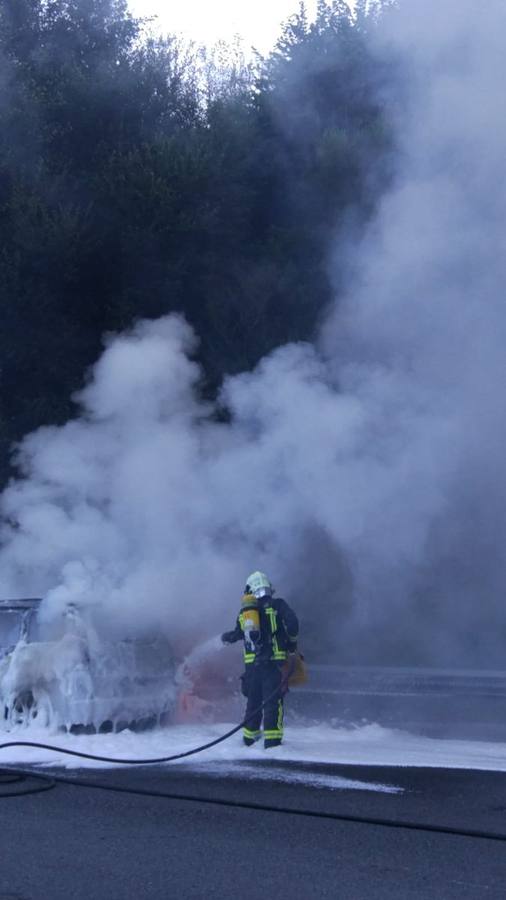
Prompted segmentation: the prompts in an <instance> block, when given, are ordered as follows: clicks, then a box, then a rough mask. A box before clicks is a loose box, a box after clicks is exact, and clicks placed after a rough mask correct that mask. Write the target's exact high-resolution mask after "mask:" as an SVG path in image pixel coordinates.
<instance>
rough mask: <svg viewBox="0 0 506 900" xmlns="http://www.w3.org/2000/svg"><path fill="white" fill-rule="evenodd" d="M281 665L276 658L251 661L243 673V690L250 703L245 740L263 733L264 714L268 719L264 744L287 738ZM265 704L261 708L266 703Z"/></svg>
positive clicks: (276, 742)
mask: <svg viewBox="0 0 506 900" xmlns="http://www.w3.org/2000/svg"><path fill="white" fill-rule="evenodd" d="M281 681H282V676H281V666H280V665H279V664H278V663H276V662H272V661H269V662H260V663H251V664H249V665H247V666H246V671H245V673H244V675H243V676H242V685H243V687H242V690H243V694H244V695H245V696H246V697H247V698H248V702H247V704H246V715H245V717H244V718H245V720H247V721H246V726H245V728H244V730H243V735H244V741H245V743H247V744H249V743H253V742H254V741H257V740H258V739H259V737H260V736H261V730H260V728H261V725H262V717H263V723H264V744H265V746H266V747H274V746H276V744H280V743H281V740H282V738H283V695H282V691H281ZM265 701H267V702H266V703H265V706H264V708H263V710H262V709H260V711H259V707H261V706H262V703H264V702H265Z"/></svg>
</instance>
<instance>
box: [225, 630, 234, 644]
mask: <svg viewBox="0 0 506 900" xmlns="http://www.w3.org/2000/svg"><path fill="white" fill-rule="evenodd" d="M221 642H222V644H235V642H236V636H235V631H225V632H224V634H222V636H221Z"/></svg>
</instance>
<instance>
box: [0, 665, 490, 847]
mask: <svg viewBox="0 0 506 900" xmlns="http://www.w3.org/2000/svg"><path fill="white" fill-rule="evenodd" d="M289 677H290V672H287V673H286V675H285V676H284V678H283V680H282V682H281V686H280V688H277V689H276V691H273V693H272V694H271V695H269V696H268V697H267V698H266V699H265V700H264V701H263V703H262V704H261V705H260V706H259V707H258V708H257V709H256V710H254V712H252V713H251V715H250V716H247V717H246V718H244V719H243V720H242V721H241V722H240V723H239V725H236V726H234V728H231V729H230V730H229V731H227V732H226V733H225V734H222V735H221V736H220V737H217V738H215V739H214V740H212V741H208V742H207V743H205V744H201V745H200V746H198V747H193V748H192V749H190V750H185V751H184V752H182V753H174V754H171V755H170V756H161V757H150V758H148V759H121V758H116V757H112V756H100V755H98V754H93V753H84V752H83V751H78V750H69V749H68V748H66V747H60V746H58V745H54V744H45V743H43V742H40V741H8V742H6V743H4V744H0V750H7V749H8V748H10V747H34V748H37V749H41V750H50V751H52V752H55V753H63V754H66V755H67V756H74V757H78V758H80V759H89V760H94V761H96V762H106V763H114V764H123V765H128V766H134V765H136V766H143V765H156V764H162V763H168V762H174V761H175V760H178V759H185V758H187V757H189V756H194V755H195V754H197V753H202V752H203V751H204V750H209V749H210V748H211V747H216V746H217V745H218V744H221V743H223V741H226V740H228V739H229V738H230V737H232V736H233V735H234V734H237V732H238V731H240V729H241V728H243V727H244V726H245V725H247V723H248V722H249V721H250V719H252V718H253V717H254V716H256V715H258V713H260V712H262V711H263V709H264V708H265V706H266V705H267V703H269V701H270V700H272V699H273V698H274V697H275V696H276V695H277V694H278V693H279V691H280V690H282V689H283V687H284V686H286V683H287V681H288V679H289ZM28 779H34V780H35V781H37V782H39V783H38V784H36V785H35V786H33V787H29V786H28V787H24V789H23V790H21V791H19V790H16V791H6V792H1V793H0V798H7V797H23V796H26V795H28V794H37V793H41V792H43V791H48V790H51V789H52V788H55V787H56V786H57V784H66V785H69V786H73V787H84V788H94V789H96V790H105V791H111V792H115V793H123V794H134V795H138V796H142V797H157V798H163V799H166V800H175V801H184V802H191V803H201V804H203V803H205V804H211V805H215V806H225V807H229V808H234V809H249V810H255V811H257V812H272V813H278V814H283V815H291V816H303V817H306V818H314V819H327V820H332V821H336V822H350V823H356V824H362V825H369V826H376V827H383V828H397V829H399V828H400V829H403V830H409V831H420V832H429V833H434V834H447V835H453V836H457V837H467V838H473V839H480V840H490V841H501V842H506V834H502V833H500V832H494V831H481V830H473V829H462V828H452V827H450V826H444V825H434V824H432V823H423V822H410V821H402V820H398V819H388V818H377V817H374V818H373V817H370V816H357V815H346V814H344V813H339V812H324V811H321V810H312V809H306V808H298V809H294V808H290V807H284V806H277V805H274V804H264V803H255V802H254V801H240V800H227V799H224V798H220V797H205V796H194V795H189V794H177V793H166V792H163V791H153V790H147V789H143V788H136V787H122V786H119V785H112V784H107V783H103V782H91V781H86V780H84V779H76V778H66V777H64V776H61V775H53V774H49V773H47V772H40V771H33V769H30V770H25V769H19V768H18V767H14V766H4V767H3V768H2V769H0V785H2V784H5V785H9V784H13V785H17V784H20V783H21V784H23V785H24V782H25V781H27V780H28Z"/></svg>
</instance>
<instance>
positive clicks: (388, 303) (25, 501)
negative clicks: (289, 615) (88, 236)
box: [0, 0, 506, 665]
mask: <svg viewBox="0 0 506 900" xmlns="http://www.w3.org/2000/svg"><path fill="white" fill-rule="evenodd" d="M505 33H506V9H505V8H504V5H503V3H502V2H501V0H491V2H489V4H487V10H486V14H484V13H479V12H477V9H476V4H475V3H474V2H471V0H467V2H466V0H458V2H457V0H455V2H453V0H452V2H450V0H447V2H446V3H444V4H441V3H440V2H439V0H405V2H404V3H403V4H401V8H400V10H398V11H392V12H391V13H390V14H389V15H388V16H386V17H385V19H384V21H383V23H382V26H381V28H380V29H379V31H378V33H377V34H376V35H375V38H374V39H375V41H376V52H377V53H379V54H385V55H390V54H395V55H396V56H397V57H399V58H400V59H401V60H402V61H403V65H402V67H401V68H402V71H403V72H404V73H405V78H406V85H405V87H404V91H403V94H404V96H405V98H406V103H404V104H403V105H402V110H401V109H400V110H399V113H398V122H397V126H398V143H399V148H400V153H399V160H400V161H399V171H398V173H397V177H396V180H395V185H394V187H393V188H392V189H391V190H390V192H389V193H388V195H387V196H386V197H385V198H384V200H383V202H382V203H381V206H380V209H379V211H378V214H377V216H376V217H375V220H374V222H373V223H372V225H371V227H370V229H369V230H368V232H367V235H366V236H365V238H364V239H363V240H362V242H361V243H360V245H359V246H358V247H357V248H355V250H354V252H353V255H352V259H351V260H350V279H349V289H348V294H347V296H346V298H345V300H344V301H342V302H340V303H339V304H338V305H336V308H335V309H334V310H333V311H332V313H331V315H330V316H329V319H328V321H327V322H326V323H325V326H324V328H323V330H322V333H321V335H320V338H319V340H318V342H317V343H316V344H315V345H314V346H313V345H309V344H308V345H305V344H297V345H289V346H285V347H280V348H279V349H278V350H276V351H275V352H274V353H272V354H271V355H270V356H269V357H268V358H266V359H264V360H263V361H262V362H261V363H260V365H259V366H258V367H257V369H256V370H255V371H254V372H252V373H247V374H243V375H239V376H235V377H233V378H230V379H228V380H227V381H226V382H225V384H224V386H223V390H222V395H221V397H220V402H221V403H223V404H225V405H226V406H227V408H228V410H229V411H230V421H228V422H226V423H223V422H222V421H220V420H219V418H218V417H216V416H215V415H214V409H213V407H212V406H210V405H208V404H204V403H202V402H201V401H200V400H199V392H198V385H199V379H200V372H199V369H198V366H197V365H196V364H195V363H194V362H193V361H192V359H191V357H192V353H193V352H194V350H195V348H196V341H197V338H196V336H195V335H194V334H193V333H192V332H191V329H190V328H189V327H188V326H187V325H186V323H185V322H184V321H183V320H182V319H181V318H178V317H175V316H170V317H167V318H164V319H161V320H159V321H156V322H141V323H139V324H138V325H137V326H136V327H135V328H134V329H133V330H132V331H131V332H129V333H127V334H123V335H118V336H114V337H111V338H110V339H109V341H108V344H107V346H106V349H105V351H104V353H103V355H102V357H101V359H100V360H99V361H98V362H97V364H96V366H95V368H94V370H93V373H92V374H91V377H90V380H89V382H88V385H87V387H86V388H85V389H84V390H83V391H82V393H81V394H80V396H79V398H78V401H79V403H80V407H81V414H80V416H79V417H78V418H76V419H75V420H73V421H71V422H69V423H68V424H67V425H65V426H64V427H61V428H43V429H40V430H39V431H37V432H35V433H34V434H31V435H29V436H28V437H27V438H25V440H24V441H23V443H22V445H21V447H20V448H19V451H18V455H19V465H20V478H19V479H17V480H16V481H14V482H12V483H11V485H10V486H9V487H8V488H7V489H6V491H5V492H4V494H3V496H2V499H1V512H2V516H3V527H2V533H1V538H2V546H3V549H2V552H1V558H0V565H1V574H2V593H3V594H4V595H5V596H7V595H12V596H15V595H18V596H19V595H20V594H28V593H30V594H35V595H40V594H41V593H42V594H43V595H44V597H45V603H44V612H45V617H46V620H47V621H48V622H51V621H52V620H56V618H57V617H58V615H59V613H60V612H61V610H62V609H63V608H64V606H65V604H66V603H67V602H69V601H73V602H77V603H79V604H80V605H84V606H86V607H88V608H89V609H90V611H91V613H92V615H93V616H94V617H95V619H96V620H97V621H99V622H100V624H101V626H102V627H103V628H107V629H108V630H112V631H113V632H114V631H116V632H118V633H123V634H124V633H130V632H132V633H139V632H148V631H150V630H151V631H152V630H153V629H161V630H163V631H164V632H165V633H167V634H168V635H170V636H172V637H173V639H174V640H175V642H176V643H177V644H178V645H179V646H181V647H182V648H183V649H187V648H188V647H189V646H190V645H191V644H192V643H193V642H194V641H195V640H197V639H199V638H202V637H206V636H209V635H211V634H213V633H216V631H221V630H224V629H225V628H227V627H231V625H232V622H233V618H234V616H235V614H236V610H237V605H238V599H239V595H240V592H241V590H242V587H243V585H244V582H245V578H246V576H247V574H248V573H249V572H250V571H251V570H253V569H256V568H261V569H264V570H266V571H267V572H268V573H269V574H270V576H271V578H272V579H273V581H274V583H275V584H276V586H277V588H278V592H279V593H280V594H282V595H283V596H286V597H287V599H288V600H290V601H291V602H293V604H294V606H295V607H296V608H297V609H298V610H299V611H300V612H301V613H302V618H303V632H304V634H305V635H306V642H307V644H308V645H309V646H310V648H311V649H312V651H313V653H314V654H315V655H316V654H320V656H321V657H322V658H323V657H325V656H326V657H328V656H329V655H330V654H332V655H333V658H334V659H336V660H337V661H339V660H343V661H349V660H354V661H363V662H370V661H372V660H374V661H380V662H399V661H404V662H433V663H438V664H443V665H444V664H447V665H453V664H460V665H462V664H490V665H491V664H497V663H499V662H500V661H501V660H502V655H503V651H504V640H505V638H506V610H505V606H506V604H505V602H504V598H505V593H506V592H505V588H506V555H505V553H504V546H505V544H506V479H505V477H504V476H505V468H506V466H505V456H504V446H505V440H506V408H505V407H506V401H505V399H504V389H503V385H504V380H505V375H504V373H505V365H504V358H505V352H504V347H505V340H506V307H505V303H504V285H505V283H506V252H505V251H506V247H505V239H504V221H505V216H506V182H505V179H504V177H503V175H504V160H505V159H506V120H505V119H504V116H503V114H502V107H503V99H502V85H503V84H504V81H505V79H506V57H505V55H504V35H505Z"/></svg>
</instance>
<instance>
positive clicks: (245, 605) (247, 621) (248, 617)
mask: <svg viewBox="0 0 506 900" xmlns="http://www.w3.org/2000/svg"><path fill="white" fill-rule="evenodd" d="M240 623H241V628H242V631H243V634H244V644H245V648H246V651H247V652H248V653H257V651H258V650H259V647H260V611H259V609H258V600H257V598H256V597H255V595H254V594H250V593H246V594H244V595H243V597H242V600H241V613H240Z"/></svg>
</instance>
